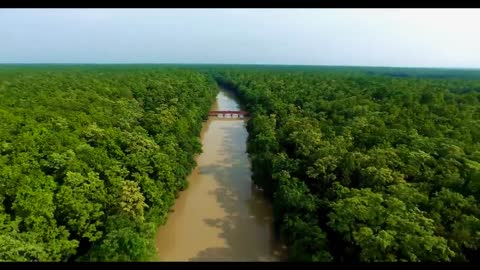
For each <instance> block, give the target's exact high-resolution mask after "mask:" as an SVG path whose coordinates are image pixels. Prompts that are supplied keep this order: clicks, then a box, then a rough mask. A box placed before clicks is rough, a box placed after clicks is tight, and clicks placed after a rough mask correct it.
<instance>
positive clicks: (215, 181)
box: [156, 89, 286, 261]
mask: <svg viewBox="0 0 480 270" xmlns="http://www.w3.org/2000/svg"><path fill="white" fill-rule="evenodd" d="M239 109H240V105H239V103H238V102H237V100H236V99H235V97H234V96H233V95H232V94H231V93H230V92H228V91H225V90H223V89H220V92H219V94H218V96H217V99H216V102H215V104H214V105H213V106H212V110H239ZM246 121H247V119H238V118H233V119H232V118H229V116H227V118H218V117H210V118H209V119H208V121H206V122H205V123H204V126H203V130H202V134H201V141H202V145H203V153H202V154H200V155H199V156H198V157H197V164H198V165H197V167H196V168H195V169H194V170H193V172H192V173H191V175H190V176H189V178H188V181H189V187H188V188H187V189H186V190H185V191H183V192H181V193H180V197H179V198H178V199H177V200H176V202H175V206H174V208H173V212H172V213H170V214H169V217H168V220H167V223H166V224H165V225H164V226H161V227H160V228H159V229H158V232H157V235H156V246H157V252H158V257H159V259H160V260H161V261H283V260H285V253H286V251H285V247H284V246H283V245H281V244H280V242H279V241H278V240H277V239H276V237H275V236H274V231H273V224H272V222H273V220H272V208H271V204H270V202H269V201H267V199H266V198H264V196H263V194H262V192H261V190H259V189H257V188H256V186H255V185H254V184H253V182H252V180H251V171H250V161H249V159H248V155H247V153H246V140H247V136H248V133H247V131H246V128H245V127H246Z"/></svg>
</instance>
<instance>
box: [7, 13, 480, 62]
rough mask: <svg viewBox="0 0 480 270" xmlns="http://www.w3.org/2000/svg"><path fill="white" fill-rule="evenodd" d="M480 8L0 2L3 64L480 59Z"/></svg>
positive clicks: (470, 60) (461, 60) (472, 60)
mask: <svg viewBox="0 0 480 270" xmlns="http://www.w3.org/2000/svg"><path fill="white" fill-rule="evenodd" d="M479 26H480V9H470V10H466V9H0V37H1V39H0V63H220V64H291V65H292V64H293V65H295V64H300V65H362V66H418V67H470V68H480V27H479Z"/></svg>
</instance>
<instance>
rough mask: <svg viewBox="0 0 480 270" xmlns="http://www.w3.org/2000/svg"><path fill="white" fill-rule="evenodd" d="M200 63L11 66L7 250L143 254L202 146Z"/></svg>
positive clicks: (2, 154)
mask: <svg viewBox="0 0 480 270" xmlns="http://www.w3.org/2000/svg"><path fill="white" fill-rule="evenodd" d="M216 93H217V87H216V84H215V82H214V81H213V80H212V78H210V77H208V76H206V75H204V74H202V73H199V72H197V71H189V70H186V69H183V70H182V69H171V68H170V69H169V68H159V67H156V68H155V67H149V66H144V67H134V68H131V67H128V66H127V67H123V68H119V67H101V66H77V67H68V66H66V67H48V66H44V67H41V66H40V67H37V66H34V67H23V66H13V67H2V68H1V69H0V260H1V261H67V260H80V261H81V260H88V261H140V260H149V259H151V258H152V256H154V255H155V245H154V234H155V231H156V228H157V226H158V225H159V224H162V223H163V222H164V221H165V218H166V216H167V213H168V211H169V209H170V208H171V206H172V204H173V202H174V200H175V197H176V195H177V194H178V192H179V191H180V190H182V189H184V188H186V186H187V181H186V176H187V175H188V174H189V173H190V171H191V170H192V169H193V168H194V167H195V165H196V164H195V161H194V156H195V155H196V154H198V153H200V152H201V144H200V142H199V140H198V138H197V137H198V136H199V133H200V130H201V123H202V120H204V119H206V118H207V115H208V110H209V108H210V106H211V103H212V101H213V100H214V98H215V95H216Z"/></svg>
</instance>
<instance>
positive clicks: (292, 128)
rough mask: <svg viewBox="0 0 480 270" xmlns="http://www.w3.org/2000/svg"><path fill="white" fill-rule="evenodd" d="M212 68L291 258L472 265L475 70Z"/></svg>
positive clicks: (479, 105)
mask: <svg viewBox="0 0 480 270" xmlns="http://www.w3.org/2000/svg"><path fill="white" fill-rule="evenodd" d="M344 71H345V72H342V69H341V68H339V69H332V70H328V69H327V70H315V69H314V68H309V69H305V70H301V69H300V68H295V69H290V70H289V69H286V68H285V69H277V70H269V69H268V68H257V69H255V70H249V69H248V68H233V67H229V68H224V69H219V68H216V69H212V70H210V72H211V73H212V74H213V75H214V76H216V79H217V80H218V82H219V83H220V84H222V85H224V86H225V87H228V88H230V89H232V90H234V91H236V92H237V94H238V95H239V96H240V98H241V99H242V101H243V102H244V103H245V105H246V107H247V108H248V110H249V111H250V113H251V114H252V118H251V120H250V121H249V122H248V127H247V128H248V132H249V139H248V152H249V155H250V158H251V160H252V170H253V181H254V182H255V183H256V184H258V185H259V186H261V187H262V188H263V189H264V191H265V192H266V193H267V194H268V195H269V197H270V198H271V199H272V201H273V203H274V212H275V223H276V225H277V227H278V228H279V231H280V233H281V235H282V236H283V237H284V239H285V241H286V243H287V245H288V246H289V251H290V252H289V253H290V254H289V255H290V260H294V261H337V262H374V261H478V259H479V257H478V250H479V248H480V204H479V199H480V77H479V72H478V71H468V72H463V71H461V70H454V71H452V72H450V73H448V71H445V70H412V69H405V70H402V69H381V68H378V69H375V68H371V69H363V70H362V69H346V70H345V69H344Z"/></svg>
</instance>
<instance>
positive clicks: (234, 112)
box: [208, 111, 248, 117]
mask: <svg viewBox="0 0 480 270" xmlns="http://www.w3.org/2000/svg"><path fill="white" fill-rule="evenodd" d="M208 115H209V116H220V115H222V116H223V117H225V116H226V115H230V116H231V117H233V116H234V115H236V116H237V117H240V116H248V112H246V111H210V112H209V113H208Z"/></svg>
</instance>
